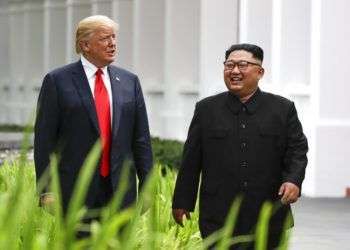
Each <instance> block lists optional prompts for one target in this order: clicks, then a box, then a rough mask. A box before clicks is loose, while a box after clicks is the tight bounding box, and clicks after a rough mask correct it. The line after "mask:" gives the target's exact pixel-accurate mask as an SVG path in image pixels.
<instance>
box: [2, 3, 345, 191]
mask: <svg viewBox="0 0 350 250" xmlns="http://www.w3.org/2000/svg"><path fill="white" fill-rule="evenodd" d="M349 10H350V2H349V1H346V0H333V1H327V0H284V1H281V0H215V1H214V0H190V1H189V0H176V1H175V0H1V1H0V31H1V35H0V124H26V123H28V122H33V119H34V113H35V105H36V99H37V95H38V92H39V89H40V85H41V81H42V78H43V76H44V74H45V73H46V72H48V71H49V70H51V69H53V68H56V67H58V66H61V65H64V64H66V63H69V62H73V61H75V60H77V58H78V56H77V55H76V54H75V51H74V31H75V26H76V24H77V22H78V21H79V20H80V19H82V18H84V17H86V16H89V15H92V14H104V15H108V16H110V17H111V18H113V19H114V20H116V21H117V22H118V23H119V24H120V31H119V35H118V48H119V54H118V58H117V61H116V64H117V65H120V66H122V67H124V68H127V69H129V70H131V71H134V72H136V73H137V74H138V75H139V77H140V79H141V84H142V87H143V91H144V94H145V98H146V103H147V107H148V111H149V119H150V126H151V133H152V134H153V135H156V136H161V137H165V138H176V139H180V140H184V139H185V138H186V133H187V129H188V126H189V123H190V120H191V117H192V115H193V110H194V105H195V103H196V101H198V100H199V99H201V98H203V97H206V96H209V95H212V94H215V93H218V92H221V91H224V90H225V86H224V82H223V77H222V75H223V73H222V70H223V65H222V62H223V60H224V52H225V50H226V49H227V48H228V47H229V46H230V45H231V44H233V43H238V42H250V43H256V44H258V45H260V46H261V47H262V48H263V49H264V51H265V61H264V67H265V70H266V74H265V76H264V78H263V80H262V81H261V83H260V86H261V88H262V89H263V90H267V91H271V92H273V93H277V94H281V95H283V96H286V97H288V98H290V99H292V100H293V101H294V102H295V103H296V106H297V108H298V111H299V116H300V118H301V121H302V123H303V126H304V129H305V132H306V134H307V136H308V138H309V143H310V152H309V154H308V156H309V159H310V163H309V166H308V169H307V176H306V181H305V184H304V186H303V193H304V194H305V195H308V196H330V197H342V196H345V190H346V188H347V187H350V166H349V165H350V164H349V163H348V161H347V158H346V156H347V155H350V147H348V145H347V142H348V141H350V111H349V108H350V98H348V96H347V94H348V90H349V91H350V85H349V84H347V81H348V79H347V76H348V74H347V68H348V64H349V63H348V61H349V59H348V58H350V46H348V43H349V42H350V30H349V29H348V27H347V26H348V25H347V21H348V14H347V13H348V11H349Z"/></svg>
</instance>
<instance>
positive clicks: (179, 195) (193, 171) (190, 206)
mask: <svg viewBox="0 0 350 250" xmlns="http://www.w3.org/2000/svg"><path fill="white" fill-rule="evenodd" d="M201 154H202V149H201V126H200V118H199V111H198V105H196V109H195V112H194V116H193V118H192V121H191V125H190V128H189V131H188V136H187V140H186V142H185V145H184V151H183V156H182V164H181V168H180V170H179V173H178V176H177V179H176V184H175V191H174V196H173V204H172V207H173V208H182V209H186V210H187V211H193V210H194V208H195V205H196V199H197V192H198V185H199V177H200V173H201V159H202V157H201Z"/></svg>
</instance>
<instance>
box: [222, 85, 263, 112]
mask: <svg viewBox="0 0 350 250" xmlns="http://www.w3.org/2000/svg"><path fill="white" fill-rule="evenodd" d="M261 95H262V93H261V90H260V88H257V90H256V91H255V93H254V94H253V95H252V96H251V97H250V98H249V99H248V100H247V101H246V102H245V103H242V102H241V101H240V99H239V97H237V96H236V95H234V94H233V93H231V92H228V94H227V96H228V98H227V100H228V101H227V104H228V106H229V108H230V109H231V111H232V112H233V113H235V114H238V112H239V111H240V110H242V108H243V107H245V108H246V110H247V112H248V113H249V114H253V113H255V112H256V110H257V108H258V106H259V104H260V101H261Z"/></svg>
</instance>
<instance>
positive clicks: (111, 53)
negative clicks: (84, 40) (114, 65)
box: [107, 50, 116, 56]
mask: <svg viewBox="0 0 350 250" xmlns="http://www.w3.org/2000/svg"><path fill="white" fill-rule="evenodd" d="M115 52H116V51H115V50H110V51H107V54H108V55H110V56H114V55H115Z"/></svg>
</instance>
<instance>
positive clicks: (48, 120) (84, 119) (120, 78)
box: [34, 61, 152, 210]
mask: <svg viewBox="0 0 350 250" xmlns="http://www.w3.org/2000/svg"><path fill="white" fill-rule="evenodd" d="M108 72H109V75H110V80H111V89H112V96H113V121H112V140H111V141H112V142H111V153H110V166H111V170H110V178H111V182H112V186H113V189H114V190H115V189H116V188H117V186H118V182H119V178H120V174H121V169H122V166H123V163H124V162H125V161H126V160H132V161H133V162H134V164H133V167H131V169H130V172H131V174H130V180H129V185H130V186H129V190H128V192H127V193H126V195H125V199H124V204H123V205H124V206H127V205H129V204H131V203H132V202H133V201H134V200H135V198H136V190H137V187H136V173H137V176H138V178H139V181H140V183H142V182H143V181H144V180H145V177H146V175H147V173H148V172H149V171H150V169H151V166H152V152H151V144H150V134H149V127H148V119H147V113H146V108H145V103H144V99H143V94H142V90H141V86H140V83H139V80H138V77H137V76H136V75H134V74H132V73H130V72H128V71H126V70H123V69H121V68H118V67H115V66H112V65H110V66H108ZM99 133H100V132H99V126H98V120H97V114H96V109H95V104H94V99H93V95H92V93H91V90H90V87H89V83H88V80H87V77H86V75H85V72H84V69H83V66H82V63H81V61H78V62H75V63H72V64H69V65H66V66H64V67H61V68H58V69H56V70H54V71H52V72H50V73H48V74H47V75H46V76H45V78H44V80H43V84H42V87H41V91H40V95H39V99H38V108H37V117H36V123H35V138H34V160H35V169H36V177H37V180H39V178H40V177H41V176H42V174H43V172H44V171H45V169H46V168H47V166H48V164H49V156H50V154H51V153H53V152H54V153H57V154H58V156H59V159H60V161H59V166H58V171H59V177H60V184H61V191H62V204H63V208H64V210H65V209H66V208H67V205H68V202H69V200H70V197H71V194H72V191H73V187H74V184H75V181H76V180H77V175H78V173H79V170H80V168H81V166H82V164H83V161H84V159H85V158H86V156H87V154H88V153H89V151H90V150H91V148H92V146H93V145H94V144H95V142H96V140H97V139H98V138H99ZM129 165H130V164H129ZM98 180H99V170H98V168H97V169H96V172H95V174H94V177H93V179H92V183H91V185H90V188H89V190H88V194H87V199H86V205H87V206H90V205H91V204H93V203H94V201H95V199H96V195H97V190H98V186H97V185H99V181H98Z"/></svg>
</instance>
